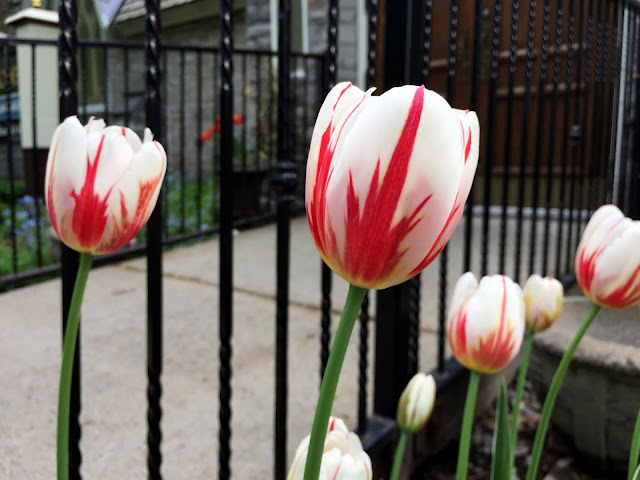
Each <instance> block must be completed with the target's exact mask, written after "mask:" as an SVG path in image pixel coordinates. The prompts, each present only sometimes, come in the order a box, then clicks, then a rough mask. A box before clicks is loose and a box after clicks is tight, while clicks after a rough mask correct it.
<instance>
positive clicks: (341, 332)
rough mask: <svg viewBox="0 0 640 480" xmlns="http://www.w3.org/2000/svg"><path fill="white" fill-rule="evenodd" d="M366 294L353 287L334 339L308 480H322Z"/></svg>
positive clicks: (315, 423) (311, 446) (311, 445)
mask: <svg viewBox="0 0 640 480" xmlns="http://www.w3.org/2000/svg"><path fill="white" fill-rule="evenodd" d="M366 293H367V289H366V288H360V287H356V286H354V285H349V293H348V294H347V300H346V301H345V303H344V310H343V311H342V317H340V323H339V324H338V328H337V329H336V334H335V337H334V338H333V345H332V346H331V353H330V354H329V360H328V361H327V368H326V369H325V372H324V378H323V379H322V385H321V386H320V395H319V397H318V404H317V405H316V413H315V416H314V418H313V426H312V427H311V439H310V440H309V450H308V454H307V463H306V465H305V469H304V480H318V476H319V475H320V464H321V463H322V453H323V450H324V440H325V437H326V435H327V428H328V426H329V416H330V415H331V407H332V406H333V399H334V398H335V396H336V388H337V387H338V379H339V378H340V371H341V370H342V364H343V362H344V356H345V354H346V353H347V347H348V346H349V339H350V338H351V332H352V331H353V327H354V325H355V323H356V319H357V318H358V312H359V311H360V306H361V305H362V300H363V299H364V296H365V294H366Z"/></svg>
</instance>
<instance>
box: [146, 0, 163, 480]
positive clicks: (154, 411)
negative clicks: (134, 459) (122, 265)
mask: <svg viewBox="0 0 640 480" xmlns="http://www.w3.org/2000/svg"><path fill="white" fill-rule="evenodd" d="M145 7H146V15H145V20H144V30H145V47H144V52H145V60H146V72H145V82H146V121H147V126H148V127H149V129H151V131H152V132H153V133H154V135H155V138H156V140H161V137H162V135H161V134H162V132H161V126H162V121H161V119H162V115H161V108H160V105H161V104H160V82H161V78H160V0H145ZM162 223H163V222H162V205H157V206H156V207H155V208H154V211H153V213H152V214H151V217H150V219H149V224H148V228H147V236H148V239H147V381H148V385H147V409H148V410H147V469H148V477H149V479H150V480H160V479H161V478H162V473H161V467H162V450H161V445H162V430H161V427H160V424H161V420H162V408H161V406H160V402H161V398H162V384H161V381H160V378H161V376H162V228H163V225H162Z"/></svg>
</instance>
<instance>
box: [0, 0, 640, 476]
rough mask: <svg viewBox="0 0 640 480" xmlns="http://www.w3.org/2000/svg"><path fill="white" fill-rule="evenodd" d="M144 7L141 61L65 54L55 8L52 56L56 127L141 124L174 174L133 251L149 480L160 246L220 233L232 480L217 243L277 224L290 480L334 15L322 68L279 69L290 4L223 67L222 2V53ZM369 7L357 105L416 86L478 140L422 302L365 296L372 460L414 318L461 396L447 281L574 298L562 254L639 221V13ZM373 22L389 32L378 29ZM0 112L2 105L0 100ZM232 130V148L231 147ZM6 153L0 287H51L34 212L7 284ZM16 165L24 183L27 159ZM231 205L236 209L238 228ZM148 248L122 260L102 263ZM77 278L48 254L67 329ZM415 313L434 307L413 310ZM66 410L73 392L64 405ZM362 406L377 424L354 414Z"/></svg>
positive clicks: (115, 48)
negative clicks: (294, 383)
mask: <svg viewBox="0 0 640 480" xmlns="http://www.w3.org/2000/svg"><path fill="white" fill-rule="evenodd" d="M147 5H148V12H147V17H146V19H147V23H146V25H147V26H146V34H147V40H146V43H145V45H133V44H125V43H115V42H111V43H109V42H80V43H79V44H77V45H76V43H75V4H74V2H73V1H72V0H66V1H64V2H63V5H62V8H61V16H60V18H61V20H60V25H61V32H62V34H61V37H60V42H59V49H60V58H61V71H60V90H61V92H62V96H61V98H62V99H61V115H62V116H64V115H69V114H75V113H78V114H79V115H80V116H81V118H82V119H86V118H87V117H88V116H90V115H98V116H102V117H104V118H105V119H106V120H107V121H108V122H113V123H118V122H123V123H127V124H131V125H134V126H135V125H138V126H139V127H141V126H143V125H145V124H147V125H150V126H152V127H153V128H154V130H155V131H156V132H158V134H159V137H160V138H161V139H162V141H163V143H164V144H165V145H166V146H167V150H168V152H170V155H169V157H170V158H171V159H172V160H171V161H173V162H174V163H173V164H170V165H169V172H170V173H169V175H168V182H167V185H168V187H166V188H165V190H164V193H163V202H162V204H161V207H159V208H158V209H156V212H155V213H154V216H153V217H152V219H151V221H150V226H149V229H148V230H147V234H146V240H147V245H148V246H147V250H146V251H147V255H148V257H147V258H148V266H149V274H148V296H149V298H148V304H149V307H148V312H149V313H148V318H149V320H148V325H149V347H148V348H149V356H148V371H149V387H148V397H149V415H148V417H149V472H150V478H161V476H160V466H161V430H160V422H161V413H160V412H161V410H160V408H159V407H160V402H161V373H162V340H161V338H162V308H161V302H162V275H161V273H162V263H161V251H162V245H163V244H165V245H166V244H170V243H174V242H177V241H184V240H187V239H192V238H196V237H201V236H204V235H206V234H209V233H213V232H219V234H220V258H221V262H220V311H219V321H220V359H221V362H220V387H219V388H220V452H219V462H220V478H221V479H228V478H230V476H231V472H230V470H229V456H230V452H231V442H230V430H229V422H230V416H231V410H230V405H231V390H230V380H231V370H230V362H231V354H232V353H231V352H232V336H231V331H232V324H233V314H232V295H233V277H232V268H231V258H232V255H231V253H232V249H233V240H232V236H231V229H232V228H233V226H234V222H240V221H241V220H239V219H240V218H247V217H249V218H248V219H245V220H242V221H243V222H245V223H250V222H254V221H264V220H265V219H275V220H276V222H277V224H278V265H277V268H278V280H277V282H278V293H277V325H278V327H277V328H278V341H277V367H276V368H277V379H276V380H277V381H276V384H277V392H276V419H277V420H279V422H277V425H278V428H277V429H276V441H275V442H274V443H275V446H276V447H275V448H276V450H275V465H276V468H275V470H276V471H275V477H276V478H278V480H280V479H282V478H284V475H285V473H286V472H285V470H286V444H287V438H286V428H285V422H284V421H283V419H286V415H287V410H286V398H287V379H286V377H287V363H286V352H287V323H288V318H287V306H288V300H289V299H288V285H289V278H288V258H289V250H290V244H289V220H290V216H291V212H292V210H293V211H295V209H296V207H297V206H300V202H301V200H302V196H303V182H302V181H301V179H303V177H304V175H303V172H304V162H305V160H306V151H305V150H306V145H308V139H309V135H310V129H311V128H312V126H313V121H314V118H315V112H316V111H317V108H318V105H319V101H320V100H321V99H322V93H324V92H326V91H327V89H328V88H330V87H331V86H332V85H333V84H335V82H336V80H337V78H338V77H337V61H336V59H337V55H338V53H339V52H338V50H337V45H338V44H337V39H338V17H339V9H338V2H337V0H330V1H329V2H328V16H327V27H328V28H327V32H328V35H327V38H328V48H327V52H326V55H324V56H318V55H295V54H291V53H290V42H289V38H288V36H289V22H290V20H289V18H290V17H289V14H290V12H289V5H288V2H281V4H280V15H279V21H280V30H279V31H280V43H279V51H278V52H258V51H248V50H240V49H233V48H232V45H233V43H232V33H231V28H230V26H231V18H232V17H231V2H230V1H222V2H221V11H222V14H221V23H220V30H221V48H220V49H216V48H199V47H181V46H164V45H161V44H160V43H159V40H160V37H161V35H160V31H159V28H160V27H159V25H158V9H159V2H157V1H155V2H154V1H148V2H147ZM391 5H393V8H391ZM367 7H368V16H369V25H368V26H369V37H368V40H369V42H368V45H369V48H368V50H369V51H368V54H369V55H368V59H369V65H368V69H367V80H366V82H367V84H368V85H367V86H374V85H377V86H378V87H379V89H381V90H383V91H384V90H386V89H388V88H390V87H392V86H394V85H398V84H403V83H424V84H425V85H426V86H427V87H429V88H432V89H434V90H436V91H438V92H440V93H441V94H443V95H444V96H445V98H447V99H448V100H449V102H450V103H451V104H452V105H453V106H455V107H458V108H471V109H473V110H476V111H477V112H478V116H479V118H480V124H481V125H482V139H481V152H480V160H479V166H478V173H477V175H476V181H475V186H474V188H473V190H472V194H471V195H470V198H469V200H468V202H467V206H466V210H465V216H464V219H463V220H462V221H461V223H460V227H459V228H460V229H462V231H463V232H464V235H463V241H461V242H459V243H457V244H452V245H450V246H449V247H448V248H447V249H445V250H444V251H443V253H442V254H441V255H440V257H439V258H438V261H437V262H434V265H433V266H431V267H429V268H430V269H429V270H428V272H431V271H432V270H433V271H434V272H436V271H437V281H436V282H435V284H436V285H437V288H434V289H430V290H428V291H426V290H425V289H424V287H422V286H421V278H420V277H417V278H415V279H413V280H411V281H410V282H407V284H405V285H401V286H398V287H393V288H391V289H387V290H385V291H381V292H378V294H377V295H376V315H375V321H376V339H375V346H376V352H375V355H376V369H375V371H374V372H373V377H374V378H373V382H374V383H375V394H374V397H375V398H374V399H373V402H370V401H369V400H368V398H367V386H368V385H369V384H370V383H371V382H372V378H371V377H372V375H371V368H370V366H369V365H368V363H367V355H368V351H369V344H370V343H371V342H372V340H371V339H370V337H369V330H368V328H369V323H370V322H369V320H370V319H369V310H371V308H370V306H369V302H368V300H366V301H365V303H364V304H363V307H362V311H361V317H360V332H359V341H360V350H359V352H360V363H359V379H358V382H359V386H360V395H359V409H358V429H359V431H360V433H361V434H362V435H363V438H364V439H365V442H364V443H365V445H366V446H367V447H368V448H369V450H370V451H373V450H375V449H379V448H380V447H381V446H383V445H385V444H389V442H391V440H392V438H393V428H392V427H390V426H389V425H390V424H392V419H393V417H394V415H395V406H396V401H397V398H398V396H399V394H400V391H401V389H402V388H403V387H404V385H405V384H406V382H407V380H408V379H409V378H410V376H411V375H412V374H413V372H414V371H415V370H416V369H417V368H419V365H420V357H421V356H424V355H425V352H422V353H421V352H420V342H419V333H420V325H421V323H422V322H425V321H426V319H427V317H429V318H436V319H437V333H438V349H437V351H435V352H426V354H429V355H433V356H434V360H435V361H436V363H437V372H436V373H438V374H439V376H438V382H439V386H440V387H442V388H440V390H439V391H440V392H445V391H446V389H447V382H448V383H449V384H450V383H453V382H455V380H456V378H459V374H460V373H461V370H460V368H459V367H458V366H456V365H455V363H454V362H453V361H451V360H447V356H446V349H445V312H446V299H447V294H448V291H449V290H450V288H451V286H452V285H453V283H454V282H455V278H456V277H457V275H458V274H459V273H462V272H463V271H467V270H472V271H474V272H476V273H477V274H479V275H484V274H487V273H505V274H508V275H511V276H512V277H513V278H514V280H516V281H523V280H524V278H525V276H526V275H528V274H529V273H533V272H538V273H542V274H552V275H555V276H557V277H560V278H562V279H563V281H564V283H565V285H569V284H571V283H572V281H573V280H572V277H571V273H570V272H571V270H572V259H573V251H574V249H575V247H576V245H577V242H578V239H579V236H580V232H581V230H582V229H583V228H584V225H585V223H586V220H587V219H588V217H589V215H590V213H591V212H592V211H593V210H594V209H595V208H596V207H597V206H598V205H600V204H602V203H605V202H615V203H617V204H618V205H620V206H621V207H622V208H623V210H625V212H626V213H627V214H630V215H632V216H635V217H636V218H637V217H638V214H639V205H640V203H639V201H638V195H639V193H638V192H639V191H640V190H639V189H638V185H639V179H638V175H639V171H640V162H638V160H637V159H638V158H639V154H640V135H639V134H638V130H637V129H638V125H639V121H638V117H637V115H638V107H639V106H640V102H639V101H638V93H639V92H640V90H639V87H640V81H639V79H640V75H638V64H639V63H640V62H639V61H638V60H639V57H640V52H639V50H638V45H639V44H640V5H639V4H638V2H636V1H623V0H618V1H615V0H610V1H598V0H563V1H561V2H551V0H544V1H530V2H518V1H516V0H512V1H506V0H485V1H481V0H476V1H475V2H458V1H457V0H450V1H449V2H434V1H432V0H426V1H424V2H412V1H409V0H398V1H397V2H390V1H387V2H385V3H384V4H383V7H384V8H382V7H380V6H379V5H378V1H377V0H369V1H368V2H367ZM379 9H380V10H379ZM381 16H384V18H385V21H384V22H378V19H379V18H380V17H381ZM436 20H437V21H436ZM40 43H43V44H44V45H49V46H50V45H52V43H51V42H49V43H47V42H35V41H29V40H17V39H8V40H2V39H0V47H1V48H2V52H3V55H4V56H3V59H4V71H5V72H8V71H9V69H10V60H9V59H10V57H11V51H12V50H13V49H15V47H16V45H23V46H27V47H29V48H31V55H32V56H34V55H35V53H34V51H35V50H37V48H40ZM76 48H77V51H76ZM399 52H400V53H399ZM416 59H419V61H416ZM76 60H77V61H78V62H79V65H80V69H79V71H80V74H79V75H76V71H75V68H76V67H75V62H76ZM92 62H93V65H94V68H95V69H97V70H98V71H101V74H100V75H99V76H98V81H97V82H94V83H93V84H92V79H90V78H89V76H88V72H89V70H88V69H87V68H85V67H87V66H88V65H89V64H92ZM378 65H380V66H382V68H376V67H377V66H378ZM278 66H279V67H280V68H277V67H278ZM159 72H162V74H161V75H160V74H159ZM194 72H195V74H194ZM205 72H209V73H208V74H210V76H211V81H210V82H208V81H207V80H205V78H208V77H206V76H205V75H206V74H205ZM291 72H296V75H293V76H292V75H291ZM297 72H303V73H301V74H300V75H298V74H297ZM33 75H34V78H35V76H36V73H34V74H33ZM163 79H164V81H162V80H163ZM171 82H173V84H172V83H171ZM276 85H277V86H276ZM5 93H6V94H7V95H10V94H11V93H12V92H11V91H10V88H8V87H7V89H6V91H5ZM31 95H32V96H34V97H37V91H36V90H35V89H32V90H31ZM94 97H95V100H94ZM6 98H7V99H8V98H10V97H9V96H8V97H6ZM218 100H219V101H218ZM34 103H35V102H34ZM5 107H6V108H5V112H6V117H5V118H8V119H11V118H12V107H11V103H10V102H6V103H5ZM143 107H144V108H143ZM276 109H277V113H276ZM234 114H235V115H236V116H235V121H234ZM33 115H34V116H35V113H34V114H33ZM218 119H219V120H218ZM0 121H2V117H0ZM233 123H236V127H235V129H234V132H235V135H236V136H235V138H233V137H232V136H231V135H230V132H231V131H232V130H231V125H232V124H233ZM9 125H10V122H9ZM154 125H155V127H154ZM32 135H34V136H35V135H36V134H35V133H32ZM16 142H17V137H16V135H15V134H14V133H12V132H11V128H9V129H8V133H7V137H6V141H5V145H6V148H5V151H6V152H7V154H6V165H7V167H6V168H7V172H8V173H7V176H8V179H9V182H8V183H7V185H8V187H7V188H8V197H7V198H8V199H9V200H8V204H9V206H10V208H8V209H7V210H8V213H6V214H5V213H4V211H3V212H0V213H2V215H4V217H3V218H2V220H3V222H4V221H5V220H6V219H8V222H9V224H10V225H11V229H10V234H9V238H8V239H5V240H4V246H5V247H8V248H9V249H10V250H9V251H10V252H11V255H9V256H6V258H10V259H11V261H10V267H9V270H8V273H5V274H4V276H3V277H1V280H0V282H3V283H0V286H1V285H5V286H6V285H10V284H14V283H17V282H19V281H20V280H23V279H25V278H29V277H35V276H40V275H47V274H53V273H57V272H58V271H59V267H57V266H51V267H45V266H44V265H45V263H46V256H45V255H44V254H43V253H42V244H43V242H44V237H43V236H42V235H44V234H45V231H46V228H45V226H44V224H43V223H42V221H43V218H46V215H45V214H44V212H43V211H42V207H41V203H40V204H38V203H37V201H31V200H29V202H31V203H30V205H31V204H33V205H35V207H33V206H30V207H29V208H32V210H31V211H30V212H31V213H28V214H27V216H28V218H29V219H30V220H34V219H35V223H36V225H37V226H38V225H39V227H38V228H39V230H38V234H37V238H36V240H35V243H36V245H37V247H36V249H35V250H34V251H33V253H32V255H34V256H35V258H36V259H37V260H36V265H37V266H38V267H40V268H39V269H38V270H36V271H33V272H30V273H28V272H26V271H25V270H24V269H23V268H21V266H20V262H19V254H18V246H19V241H18V236H19V233H18V230H17V227H18V224H19V221H18V217H19V216H20V215H22V214H21V213H20V212H21V211H22V210H19V204H20V202H19V199H18V194H17V193H16V188H17V187H16V181H15V180H16V178H17V176H18V175H17V173H16V168H17V161H18V160H17V158H18V157H19V155H20V154H21V152H20V151H18V150H16V149H14V148H13V146H15V145H17V143H16ZM25 158H26V159H27V160H28V162H31V164H32V166H33V168H34V169H36V171H37V168H36V167H37V165H36V164H37V161H38V156H37V152H31V156H27V157H25ZM29 159H31V160H29ZM28 162H27V163H28ZM265 174H269V175H270V176H265ZM296 174H297V179H296ZM258 177H260V179H259V180H258ZM253 182H265V183H264V185H265V189H266V190H267V194H266V195H265V197H264V199H258V200H254V201H253V202H254V203H252V204H250V205H248V204H247V205H245V204H243V203H241V202H242V200H241V199H237V198H235V193H236V192H241V191H243V189H244V187H245V186H246V187H247V189H250V190H256V188H255V187H254V188H252V187H251V185H256V184H255V183H253ZM231 185H234V187H235V188H234V189H232V188H231V187H230V186H231ZM238 186H240V188H238ZM272 189H273V190H272ZM271 192H273V194H272V193H271ZM38 205H40V206H39V207H38ZM234 205H235V206H236V207H241V208H238V209H237V210H235V211H234V209H233V206H234ZM240 210H242V211H240ZM254 214H255V215H254ZM172 215H175V216H172ZM234 215H235V218H234ZM5 217H6V218H5ZM171 219H174V220H171ZM256 219H259V220H256ZM236 224H237V223H236ZM494 238H495V239H496V241H492V239H494ZM476 245H479V246H478V247H477V248H475V246H476ZM0 247H1V245H0ZM143 248H144V247H142V246H137V247H132V248H131V249H130V250H129V251H128V252H124V253H121V254H118V255H117V256H114V257H111V258H110V259H109V260H110V261H111V260H114V259H115V258H123V256H126V255H130V254H131V253H138V252H142V251H143ZM38 252H40V253H38ZM2 258H3V259H4V258H5V254H3V256H2ZM319 261H320V260H319ZM74 262H75V260H74V256H73V254H72V253H71V252H68V251H66V249H64V248H63V256H62V276H63V300H64V301H63V305H64V308H63V311H66V310H65V309H66V308H67V307H68V301H69V298H70V291H71V286H72V284H73V280H74V275H75V266H74ZM436 265H437V266H436ZM426 275H427V273H425V274H423V282H422V283H423V284H424V283H425V282H424V279H425V278H426ZM331 287H332V286H331V272H330V271H329V270H328V268H326V267H325V268H324V269H323V273H322V291H321V292H319V293H320V295H321V298H322V301H321V319H320V332H321V333H320V350H321V359H320V365H321V369H322V370H323V366H324V364H325V362H326V359H327V357H328V352H329V344H330V339H331V291H332V288H331ZM427 303H429V305H431V304H433V305H435V307H433V308H432V307H429V308H427ZM77 358H79V357H77ZM78 391H79V386H78V384H77V383H76V396H77V395H79V394H78V393H77V392H78ZM76 402H79V397H78V396H77V397H76ZM370 403H373V410H372V411H371V410H369V409H368V408H367V405H368V404H370ZM78 409H79V403H77V404H76V409H75V413H74V415H73V416H72V418H73V419H74V420H73V422H75V423H73V422H72V425H75V426H76V427H75V428H76V430H79V423H77V418H78ZM72 432H73V430H72ZM78 442H79V433H78V434H76V435H75V436H74V435H73V434H72V439H71V445H70V448H71V449H72V450H73V451H75V452H76V453H77V455H76V456H78V455H79V445H78ZM73 458H74V457H73V455H72V462H73ZM74 468H75V472H76V474H75V477H74V478H79V473H78V472H79V461H77V462H76V464H75V465H74ZM74 468H72V470H74Z"/></svg>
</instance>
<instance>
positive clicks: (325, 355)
mask: <svg viewBox="0 0 640 480" xmlns="http://www.w3.org/2000/svg"><path fill="white" fill-rule="evenodd" d="M338 14H339V7H338V0H329V9H328V12H327V24H328V37H327V41H328V43H327V54H326V70H327V71H326V85H325V88H326V92H325V94H326V93H327V92H328V91H329V90H331V89H332V88H333V87H334V86H335V84H336V78H337V76H336V75H337V71H338V64H337V59H338ZM374 75H375V73H374ZM331 275H332V272H331V269H330V268H329V267H328V266H327V265H326V264H325V263H324V262H322V302H321V308H322V316H321V319H320V325H321V329H322V333H321V334H320V381H322V378H324V371H325V369H326V368H327V361H328V360H329V342H330V340H331Z"/></svg>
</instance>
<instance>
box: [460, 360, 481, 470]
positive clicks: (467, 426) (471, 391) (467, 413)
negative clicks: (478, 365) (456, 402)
mask: <svg viewBox="0 0 640 480" xmlns="http://www.w3.org/2000/svg"><path fill="white" fill-rule="evenodd" d="M481 376H482V374H481V373H480V372H476V371H475V370H471V371H470V372H469V387H468V389H467V399H466V401H465V403H464V414H463V417H462V431H461V432H460V446H459V447H458V467H457V468H456V480H466V479H467V470H469V449H470V448H471V431H472V429H473V414H474V411H475V409H476V397H477V396H478V385H479V384H480V377H481Z"/></svg>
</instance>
